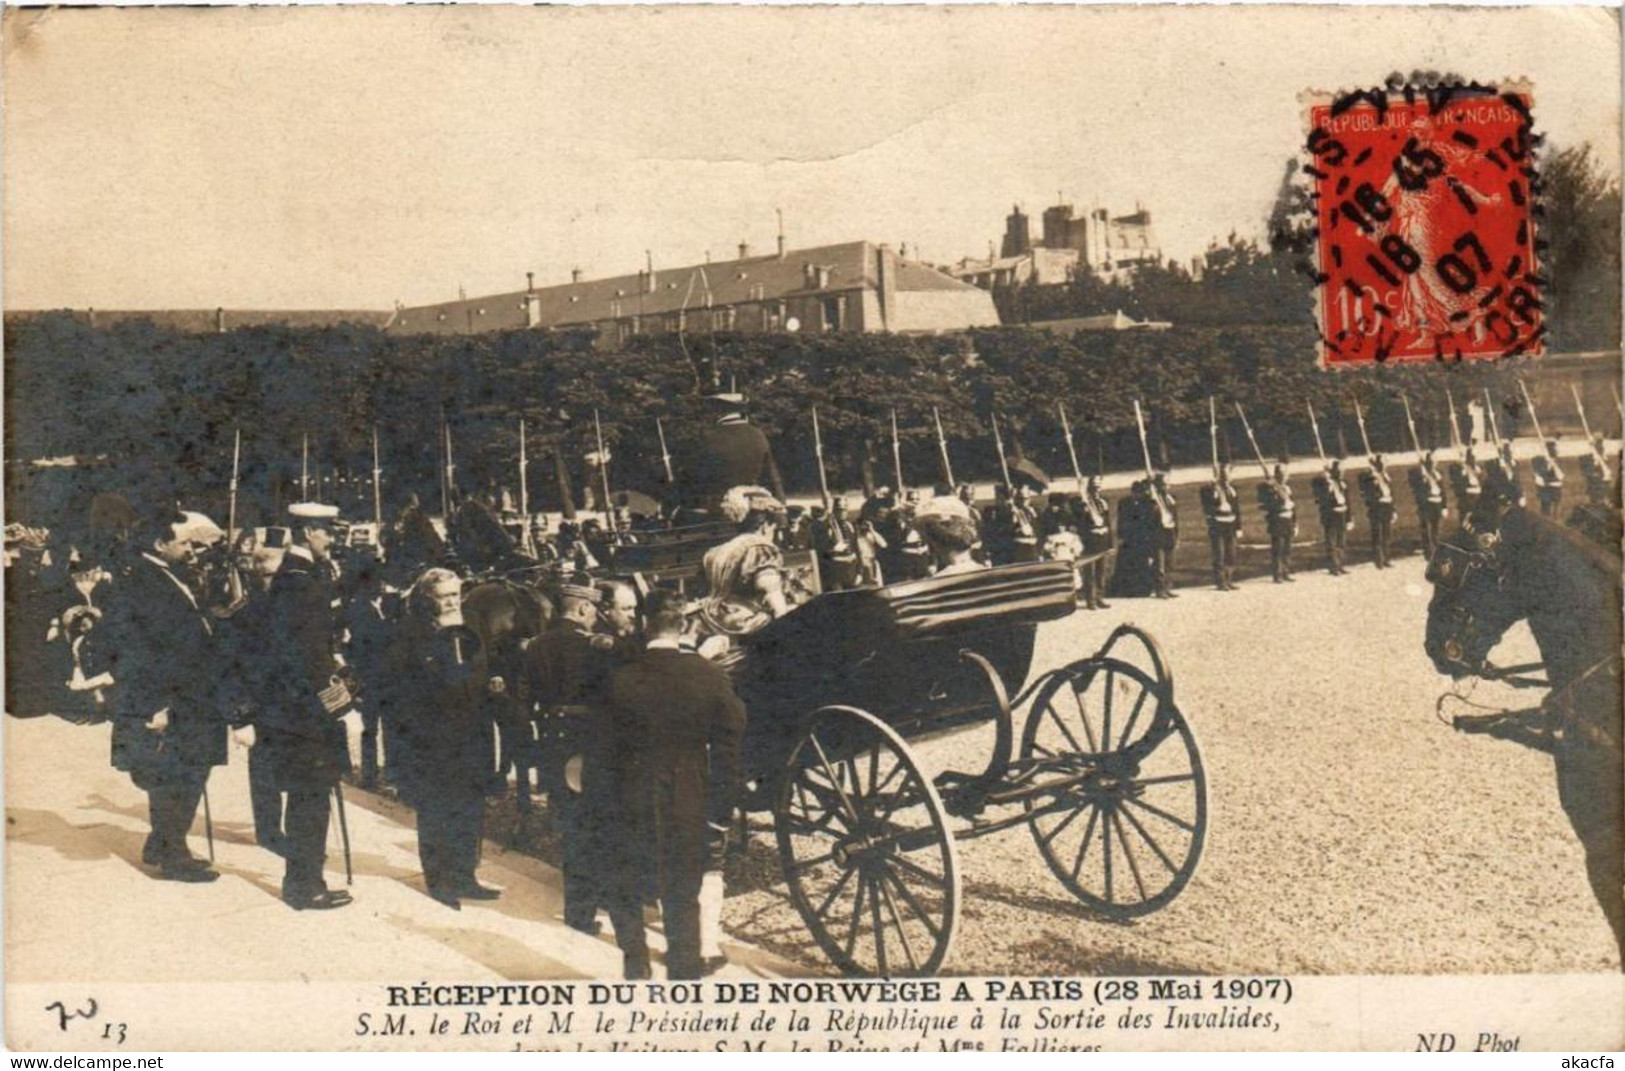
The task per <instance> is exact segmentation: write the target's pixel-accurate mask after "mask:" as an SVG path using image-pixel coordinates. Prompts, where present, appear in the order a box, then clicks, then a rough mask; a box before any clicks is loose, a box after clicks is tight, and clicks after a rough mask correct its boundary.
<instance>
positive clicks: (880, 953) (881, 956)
mask: <svg viewBox="0 0 1625 1071" xmlns="http://www.w3.org/2000/svg"><path fill="white" fill-rule="evenodd" d="M864 881H866V882H867V883H868V885H869V918H870V919H871V920H872V922H873V924H874V928H875V962H876V963H877V965H878V966H879V970H880V976H881V977H882V978H884V977H885V976H886V975H888V974H890V973H891V972H890V971H888V970H887V969H886V926H885V924H884V923H882V922H881V921H880V897H879V896H878V895H877V893H876V888H875V887H876V885H877V884H878V883H877V882H876V881H875V880H874V879H873V878H870V877H868V876H865V877H864Z"/></svg>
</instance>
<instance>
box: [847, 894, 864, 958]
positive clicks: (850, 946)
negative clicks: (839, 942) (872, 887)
mask: <svg viewBox="0 0 1625 1071" xmlns="http://www.w3.org/2000/svg"><path fill="white" fill-rule="evenodd" d="M868 887H869V885H868V883H867V882H866V881H864V879H863V875H861V874H860V875H858V891H857V893H856V894H855V895H854V897H853V900H852V924H851V925H850V926H848V927H847V930H846V947H845V954H846V958H847V959H848V960H850V959H851V958H852V952H853V951H854V950H855V949H856V948H857V946H858V924H859V923H860V922H862V920H863V891H864V890H865V889H867V888H868Z"/></svg>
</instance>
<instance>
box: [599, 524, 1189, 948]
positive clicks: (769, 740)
mask: <svg viewBox="0 0 1625 1071" xmlns="http://www.w3.org/2000/svg"><path fill="white" fill-rule="evenodd" d="M684 542H685V540H682V539H674V540H670V541H668V545H666V546H664V547H662V548H660V549H658V550H657V549H646V550H643V551H637V550H632V549H631V548H628V550H629V553H624V554H619V555H617V560H616V563H615V571H617V572H620V571H623V570H625V569H628V568H630V567H632V566H633V565H643V566H645V567H646V568H647V569H648V571H647V572H642V573H641V575H642V576H643V578H644V580H645V581H646V582H649V583H653V584H656V585H667V586H669V585H671V584H673V583H678V582H680V583H683V584H684V585H685V586H687V585H689V584H691V583H692V578H693V575H694V571H693V566H694V564H695V563H694V561H689V560H688V558H689V557H694V558H695V561H697V556H695V555H687V554H686V553H685V552H684V551H681V550H678V549H677V545H678V544H681V543H684ZM691 542H693V543H694V544H695V545H693V546H690V547H688V548H687V549H688V550H690V551H700V552H701V553H703V550H702V549H701V548H700V547H699V546H698V543H699V542H700V541H699V540H692V541H691ZM645 558H646V559H647V560H643V559H645ZM662 564H666V565H667V566H668V569H667V571H666V572H664V573H662V570H661V565H662ZM801 564H803V563H802V562H801V561H800V560H799V558H793V559H792V561H791V567H792V568H795V567H797V566H798V565H801ZM805 564H806V565H807V566H808V567H809V568H811V564H812V563H811V561H810V558H809V559H808V560H807V562H806V563H805ZM814 583H816V577H815V578H814ZM690 590H692V588H690ZM813 590H815V591H816V588H814V589H813ZM1075 605H1076V604H1075V601H1074V588H1073V573H1072V570H1071V567H1070V566H1069V565H1067V564H1066V563H1060V562H1038V563H1030V564H1021V565H1009V566H1003V567H999V568H993V569H986V570H981V571H976V572H968V573H959V574H956V575H945V576H939V577H932V578H928V579H925V580H917V581H911V582H908V583H902V584H895V585H892V586H889V587H883V588H877V589H861V590H855V591H839V592H829V593H825V594H821V595H817V596H816V597H815V598H813V599H811V600H810V601H809V602H807V603H806V604H805V605H802V606H800V607H799V608H797V609H795V610H793V611H791V612H790V613H789V614H787V615H785V616H784V617H781V618H780V619H778V620H777V621H774V622H773V623H771V624H770V625H768V626H767V627H765V628H763V629H761V630H760V631H758V632H755V633H752V634H750V635H748V636H746V637H744V638H742V640H741V645H742V646H743V648H744V657H743V658H742V659H740V660H739V661H738V662H737V664H736V665H735V666H734V668H733V671H732V672H733V676H734V682H735V686H736V688H737V690H738V692H739V694H740V697H741V698H742V699H743V700H744V702H745V705H746V709H747V711H748V712H749V721H748V727H747V730H746V738H745V742H744V770H745V777H746V782H747V787H748V791H747V794H746V798H745V800H744V806H745V809H746V810H748V811H753V812H771V813H772V815H773V821H774V828H775V831H776V836H777V840H778V849H779V855H780V859H781V863H782V866H783V870H784V876H785V881H786V883H787V885H788V888H789V894H790V898H791V900H792V902H793V903H794V904H795V906H796V909H797V910H798V911H799V912H800V914H801V916H802V918H803V919H804V920H805V922H806V924H807V926H808V928H809V930H810V931H811V933H812V935H813V937H814V939H815V940H816V941H817V943H818V945H819V947H820V948H822V949H823V951H824V952H825V954H827V955H828V956H829V957H830V959H831V960H832V961H833V962H834V963H835V964H836V965H837V966H838V967H840V968H841V969H842V970H843V971H846V972H849V973H861V974H878V975H900V974H929V973H932V972H934V971H936V970H938V969H939V968H940V967H941V966H942V964H943V962H944V961H945V960H946V958H947V956H948V952H949V950H950V948H951V945H952V941H953V937H954V931H955V929H956V927H957V925H958V919H959V906H960V896H961V886H960V870H959V863H958V855H957V842H958V841H961V840H968V839H973V838H976V837H981V836H985V835H988V834H991V833H997V832H1000V831H1002V830H1006V829H1010V828H1012V827H1015V826H1020V825H1025V826H1026V827H1028V829H1029V830H1030V831H1031V834H1032V836H1033V839H1034V841H1035V842H1036V845H1037V848H1038V851H1039V854H1040V855H1042V856H1043V858H1044V861H1045V863H1046V864H1048V866H1049V868H1050V870H1051V871H1053V872H1054V874H1055V876H1056V878H1058V879H1059V880H1060V882H1061V884H1062V885H1063V886H1064V887H1065V888H1066V889H1067V890H1068V891H1069V892H1070V893H1072V895H1073V896H1075V897H1076V898H1077V899H1078V900H1079V901H1081V902H1082V903H1083V905H1084V906H1085V907H1086V908H1088V909H1090V910H1092V911H1095V912H1098V913H1099V914H1101V915H1104V916H1106V917H1108V918H1112V919H1127V918H1132V917H1135V916H1139V915H1144V914H1147V913H1149V912H1152V911H1155V910H1157V909H1158V908H1161V907H1163V906H1164V905H1166V904H1167V903H1169V902H1170V901H1171V900H1173V898H1174V897H1175V896H1177V895H1178V894H1179V892H1180V890H1181V889H1183V888H1184V886H1185V884H1186V883H1187V882H1188V881H1189V880H1190V877H1191V875H1192V873H1193V872H1194V871H1195V869H1196V865H1197V862H1198V860H1199V859H1200V857H1201V852H1202V844H1203V839H1204V837H1205V835H1206V831H1207V785H1206V776H1205V774H1204V771H1203V768H1202V761H1201V757H1200V754H1199V752H1198V750H1197V745H1196V739H1195V737H1194V735H1193V734H1192V731H1191V727H1190V725H1189V723H1188V722H1187V721H1186V719H1185V717H1184V715H1183V714H1182V713H1181V712H1180V710H1179V707H1178V705H1177V704H1176V702H1175V699H1174V684H1173V678H1172V676H1171V675H1170V674H1169V672H1168V669H1167V666H1166V664H1165V663H1164V661H1163V658H1162V655H1161V653H1160V652H1159V651H1158V649H1157V646H1156V644H1155V642H1154V641H1153V640H1152V639H1151V637H1150V636H1148V635H1147V634H1146V633H1144V632H1142V631H1140V630H1139V629H1137V628H1134V627H1133V626H1130V625H1123V626H1120V627H1119V628H1117V629H1116V630H1115V631H1114V632H1113V633H1112V634H1111V636H1110V638H1109V639H1108V640H1107V641H1106V643H1105V645H1104V646H1102V647H1101V649H1100V650H1098V651H1096V652H1094V653H1093V654H1091V655H1088V656H1087V657H1084V658H1080V659H1077V660H1074V661H1072V662H1070V663H1068V664H1066V665H1063V666H1061V667H1060V668H1057V669H1053V670H1049V671H1047V672H1044V673H1042V674H1039V675H1038V676H1037V677H1035V678H1033V679H1032V680H1030V681H1029V680H1028V679H1027V678H1028V677H1029V671H1030V669H1031V665H1032V661H1033V653H1034V647H1035V643H1036V639H1037V631H1038V626H1039V625H1040V624H1041V623H1043V622H1045V621H1052V620H1056V619H1059V618H1062V617H1065V616H1067V615H1069V614H1071V613H1073V612H1074V609H1075ZM989 724H990V725H991V729H992V735H993V742H992V745H991V752H990V753H989V754H988V755H987V757H986V760H985V762H983V761H981V760H978V762H977V763H976V766H977V767H978V768H975V769H970V770H958V769H947V770H942V771H939V772H937V773H935V774H934V775H931V774H928V773H927V772H926V770H925V768H924V767H923V765H922V762H921V759H920V756H919V754H918V752H917V750H916V748H917V747H918V745H920V744H921V743H922V742H924V741H926V740H929V739H934V738H936V737H939V736H943V735H945V734H948V733H951V732H953V731H954V730H959V729H968V728H970V727H972V726H975V725H983V726H987V725H989ZM1018 730H1019V745H1018V742H1017V739H1018Z"/></svg>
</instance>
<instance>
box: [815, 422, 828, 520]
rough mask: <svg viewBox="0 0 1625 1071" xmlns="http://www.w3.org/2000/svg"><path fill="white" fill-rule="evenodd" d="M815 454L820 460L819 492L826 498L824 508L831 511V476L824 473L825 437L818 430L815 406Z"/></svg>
mask: <svg viewBox="0 0 1625 1071" xmlns="http://www.w3.org/2000/svg"><path fill="white" fill-rule="evenodd" d="M812 418H813V454H814V455H815V456H816V457H817V458H818V490H819V491H820V492H821V493H822V494H823V496H824V508H825V509H830V508H831V506H832V500H831V499H830V497H829V474H828V473H826V472H825V471H824V435H823V432H821V431H819V430H818V407H817V406H816V405H815V406H813V411H812Z"/></svg>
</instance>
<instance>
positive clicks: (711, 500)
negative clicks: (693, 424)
mask: <svg viewBox="0 0 1625 1071" xmlns="http://www.w3.org/2000/svg"><path fill="white" fill-rule="evenodd" d="M684 468H685V470H686V471H685V472H684V474H683V493H684V497H685V499H687V500H688V502H689V503H690V505H693V506H695V507H698V508H704V509H709V508H711V507H713V506H715V505H716V504H717V502H718V500H720V499H721V498H722V496H723V495H724V494H726V493H727V492H728V489H729V488H731V487H740V486H744V485H746V484H757V485H762V486H765V487H767V489H768V490H770V491H772V492H773V493H774V494H775V495H778V496H779V500H780V501H781V502H782V501H783V500H784V481H783V479H781V478H780V476H779V466H778V463H777V462H776V461H774V460H773V447H772V446H770V445H768V441H767V436H766V435H763V434H762V429H761V428H758V427H756V426H755V425H754V424H748V423H743V422H741V423H737V424H713V425H711V426H710V427H708V428H706V429H705V430H704V431H702V432H701V433H700V441H699V444H698V447H697V449H695V451H694V452H693V454H692V456H691V457H690V458H689V461H688V464H687V465H685V466H684Z"/></svg>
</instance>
